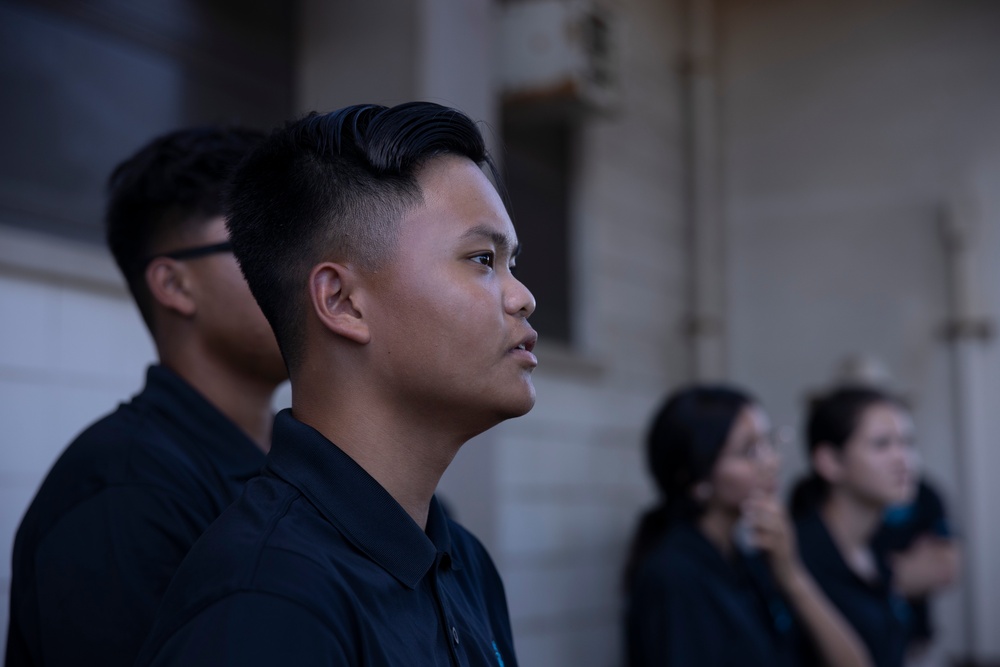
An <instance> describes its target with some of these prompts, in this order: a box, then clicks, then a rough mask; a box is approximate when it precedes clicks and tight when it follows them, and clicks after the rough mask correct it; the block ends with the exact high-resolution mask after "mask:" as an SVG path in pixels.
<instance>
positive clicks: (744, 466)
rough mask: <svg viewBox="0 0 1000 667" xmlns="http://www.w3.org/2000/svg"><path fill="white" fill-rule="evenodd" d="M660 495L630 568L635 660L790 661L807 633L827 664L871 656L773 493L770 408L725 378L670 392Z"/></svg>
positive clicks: (656, 434) (708, 666) (654, 451)
mask: <svg viewBox="0 0 1000 667" xmlns="http://www.w3.org/2000/svg"><path fill="white" fill-rule="evenodd" d="M647 454H648V464H649V468H650V471H651V473H652V475H653V478H654V479H655V481H656V485H657V487H658V489H659V492H660V502H659V504H658V505H657V506H656V507H654V508H653V509H652V510H650V511H649V512H647V513H646V514H645V515H644V517H643V519H642V520H641V522H640V526H639V528H638V530H637V531H636V536H635V539H634V541H633V545H632V549H631V553H630V556H629V559H628V564H627V566H626V572H625V579H626V582H625V583H626V589H627V596H628V603H627V612H626V635H627V643H628V664H629V665H630V667H647V666H653V665H656V666H657V667H688V666H694V665H697V666H698V667H724V666H728V665H734V666H735V665H739V666H741V667H754V666H760V667H783V666H792V665H799V664H804V663H800V662H799V659H798V657H799V655H800V653H801V650H800V648H799V646H798V645H799V643H801V641H803V640H804V639H805V638H811V641H812V642H813V643H814V644H815V645H816V646H817V647H818V650H819V654H820V656H821V658H822V660H821V662H815V663H810V667H812V665H814V664H826V665H831V666H834V667H847V666H849V665H850V666H852V667H853V666H863V665H869V664H870V663H869V661H868V658H867V655H866V653H865V651H864V647H863V645H862V644H861V642H860V640H859V639H858V637H857V636H856V635H855V634H854V633H853V632H852V631H851V629H850V626H849V625H848V624H847V623H846V622H845V621H844V620H843V618H841V617H840V615H839V614H838V613H837V611H836V610H835V608H834V607H833V606H832V605H831V604H830V603H829V602H828V601H827V600H826V598H825V597H824V596H823V594H822V593H821V591H820V590H819V588H818V587H817V586H816V584H815V583H814V582H813V580H812V578H811V577H810V576H809V574H808V573H807V571H806V569H805V568H804V567H803V566H802V564H801V563H800V561H799V559H798V556H797V552H796V547H795V539H794V532H793V530H792V528H791V523H790V521H789V519H788V517H787V516H786V514H785V512H784V510H783V508H782V506H781V504H780V503H779V502H778V500H777V498H776V491H777V485H778V463H779V462H778V456H777V451H776V449H775V447H774V443H773V441H772V436H771V428H770V425H769V422H768V419H767V415H766V414H765V413H764V411H763V410H762V409H761V407H760V405H759V404H758V403H757V402H756V401H755V400H754V399H753V398H751V397H750V396H749V395H747V394H745V393H743V392H740V391H738V390H736V389H732V388H729V387H721V386H695V387H690V388H687V389H683V390H681V391H679V392H677V393H675V394H673V395H672V396H671V397H670V398H669V399H668V400H667V401H666V403H665V404H664V405H663V407H662V408H661V409H660V411H659V412H658V414H657V415H656V417H655V419H654V420H653V424H652V426H651V428H650V430H649V434H648V437H647Z"/></svg>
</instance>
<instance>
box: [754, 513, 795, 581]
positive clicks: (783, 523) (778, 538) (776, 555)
mask: <svg viewBox="0 0 1000 667" xmlns="http://www.w3.org/2000/svg"><path fill="white" fill-rule="evenodd" d="M743 520H744V521H745V523H746V525H747V527H748V529H749V533H750V539H751V541H752V543H753V546H754V547H755V548H757V549H758V550H759V551H761V552H763V553H764V554H766V556H767V561H768V563H769V564H770V566H771V571H772V572H773V574H774V578H775V579H776V580H777V581H778V584H779V585H784V583H786V582H788V581H789V580H790V579H791V578H792V576H793V575H794V573H795V571H796V569H797V568H799V567H801V566H800V563H799V559H798V549H797V546H796V543H795V531H794V529H793V528H792V522H791V519H790V518H789V516H788V512H786V511H785V508H784V506H783V505H782V504H781V503H780V502H779V501H778V499H777V497H775V496H773V495H765V494H755V495H753V496H751V497H750V498H748V499H747V500H746V502H745V503H744V504H743Z"/></svg>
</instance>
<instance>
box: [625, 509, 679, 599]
mask: <svg viewBox="0 0 1000 667" xmlns="http://www.w3.org/2000/svg"><path fill="white" fill-rule="evenodd" d="M670 515H671V511H670V505H669V503H667V502H663V503H660V504H659V505H657V506H656V507H653V508H652V509H650V510H648V511H647V512H646V513H645V514H643V515H642V518H640V519H639V526H638V528H637V529H636V531H635V537H634V538H632V546H631V547H629V553H628V559H626V561H625V579H624V583H625V590H626V591H627V590H629V589H630V588H631V587H632V582H633V581H635V575H636V573H637V572H638V570H639V565H640V564H641V563H642V562H643V561H644V560H645V559H646V556H648V555H649V552H650V551H652V550H653V547H654V546H656V544H657V543H658V542H659V541H660V540H661V539H663V536H664V535H666V533H667V529H668V528H670V524H671V520H670V519H671V517H670Z"/></svg>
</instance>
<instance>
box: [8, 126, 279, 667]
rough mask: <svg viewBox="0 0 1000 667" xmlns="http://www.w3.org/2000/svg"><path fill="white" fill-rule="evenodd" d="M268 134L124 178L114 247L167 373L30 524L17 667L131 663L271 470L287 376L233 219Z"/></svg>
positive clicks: (197, 144) (174, 139)
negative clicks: (190, 564)
mask: <svg viewBox="0 0 1000 667" xmlns="http://www.w3.org/2000/svg"><path fill="white" fill-rule="evenodd" d="M262 138H263V135H262V134H261V133H258V132H255V131H250V130H244V129H238V128H231V129H224V128H211V127H209V128H201V129H191V130H182V131H179V132H175V133H172V134H169V135H166V136H164V137H161V138H159V139H156V140H155V141H153V142H152V143H150V144H149V145H147V146H146V147H144V148H143V149H142V150H140V151H139V152H138V153H137V154H136V155H134V156H133V157H131V158H130V159H129V160H127V161H125V162H124V163H122V164H121V165H120V166H119V167H118V168H117V169H116V170H115V171H114V173H113V174H112V176H111V179H110V181H109V188H108V195H109V199H108V207H107V213H106V224H107V238H108V244H109V246H110V248H111V251H112V253H113V254H114V257H115V260H116V261H117V263H118V265H119V267H120V268H121V270H122V272H123V274H124V276H125V279H126V281H127V283H128V286H129V289H130V290H131V292H132V294H133V296H134V298H135V301H136V304H137V305H138V307H139V310H140V311H141V313H142V316H143V318H144V320H145V322H146V324H147V325H148V327H149V330H150V332H151V333H152V336H153V340H154V342H155V344H156V349H157V354H158V356H159V361H160V363H159V365H155V366H152V367H151V368H150V369H149V371H148V374H147V378H146V386H145V388H144V389H143V391H142V392H141V393H140V394H138V395H137V396H135V397H134V398H133V399H132V401H131V402H129V403H126V404H123V405H122V406H120V407H119V408H118V409H117V410H116V411H115V412H114V413H112V414H111V415H109V416H107V417H105V418H103V419H101V420H100V421H98V422H96V423H95V424H93V425H92V426H90V427H89V428H88V429H87V430H85V431H84V432H83V433H82V434H81V435H80V436H79V437H78V438H77V439H76V440H75V441H74V442H73V443H72V444H71V445H70V446H69V447H68V448H67V449H66V451H65V452H63V454H62V456H60V458H59V460H58V461H57V462H56V463H55V465H54V466H53V468H52V470H51V471H50V472H49V474H48V476H47V477H46V479H45V481H44V483H43V484H42V487H41V489H40V490H39V491H38V494H37V495H36V496H35V499H34V501H33V502H32V503H31V506H30V507H29V509H28V512H27V514H26V515H25V517H24V519H23V521H22V522H21V526H20V528H19V530H18V533H17V538H16V541H15V543H14V558H13V579H12V588H11V613H10V630H9V634H8V639H7V657H6V664H7V667H22V666H28V665H32V666H40V665H46V666H53V665H74V666H78V665H102V666H109V665H110V666H112V667H113V666H115V665H122V666H125V665H132V663H133V662H134V660H135V657H136V654H137V653H138V651H139V648H140V646H142V642H143V640H144V639H145V637H146V634H147V632H148V631H149V627H150V625H151V623H152V620H153V614H154V612H155V610H156V607H157V605H158V604H159V601H160V598H161V596H162V595H163V591H164V590H165V589H166V587H167V584H168V583H169V581H170V578H171V576H172V575H173V573H174V570H176V568H177V566H178V565H179V564H180V562H181V560H182V559H183V558H184V556H185V554H186V553H187V551H188V549H190V547H191V545H192V544H194V541H195V540H196V539H197V538H198V536H199V535H201V533H202V532H203V531H204V529H205V528H206V527H207V526H208V525H209V523H211V522H212V521H213V520H214V519H215V518H216V517H217V516H218V515H219V514H220V513H221V512H222V510H223V509H224V508H225V507H226V506H227V505H229V504H230V503H231V502H232V501H233V500H235V498H236V496H237V495H238V494H239V492H240V490H241V489H242V487H243V485H244V483H245V482H246V480H247V479H248V478H250V477H251V476H253V475H254V474H256V473H257V472H258V471H259V470H260V467H261V466H262V465H263V463H264V452H265V450H266V449H267V447H268V445H269V442H270V433H271V422H272V421H273V419H272V412H271V399H272V395H273V393H274V390H275V388H276V387H277V386H278V385H279V384H280V383H281V382H282V381H283V380H284V378H285V377H286V375H287V373H286V371H285V367H284V363H283V361H282V359H281V355H280V353H279V351H278V346H277V343H276V341H275V339H274V335H273V333H272V331H271V329H270V327H269V326H268V324H267V321H266V320H265V319H264V316H263V314H261V312H260V309H259V308H258V306H257V304H256V302H255V301H254V299H253V297H252V295H251V294H250V290H249V289H248V287H247V285H246V281H245V280H244V279H243V277H242V275H241V274H240V271H239V267H238V266H237V264H236V260H235V258H234V257H233V255H232V253H231V251H230V249H229V246H228V240H227V236H228V235H227V232H226V228H225V223H224V220H223V218H222V217H221V215H220V211H221V208H222V205H221V200H222V189H223V187H224V185H225V183H226V181H227V180H228V177H229V176H230V175H231V173H232V170H233V168H234V167H235V166H236V164H237V163H238V162H239V161H240V160H241V159H242V158H243V157H244V156H245V155H246V153H247V152H248V151H249V150H250V149H251V148H253V147H254V146H256V145H257V144H259V143H260V141H261V139H262Z"/></svg>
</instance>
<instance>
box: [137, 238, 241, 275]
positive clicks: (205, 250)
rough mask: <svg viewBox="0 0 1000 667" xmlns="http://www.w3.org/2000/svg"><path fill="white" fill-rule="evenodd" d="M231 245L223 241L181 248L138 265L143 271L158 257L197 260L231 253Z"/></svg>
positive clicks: (157, 255) (147, 259) (163, 253)
mask: <svg viewBox="0 0 1000 667" xmlns="http://www.w3.org/2000/svg"><path fill="white" fill-rule="evenodd" d="M232 251H233V244H232V243H230V242H229V241H223V242H222V243H211V244H209V245H199V246H193V247H191V248H181V249H180V250H172V251H170V252H161V253H157V254H155V255H153V256H152V257H147V258H146V259H145V260H143V261H142V262H141V263H140V266H141V267H142V269H143V270H145V268H146V267H147V266H149V264H150V262H152V261H153V260H154V259H159V258H160V257H166V258H168V259H197V258H198V257H204V256H206V255H214V254H216V253H220V252H232Z"/></svg>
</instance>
